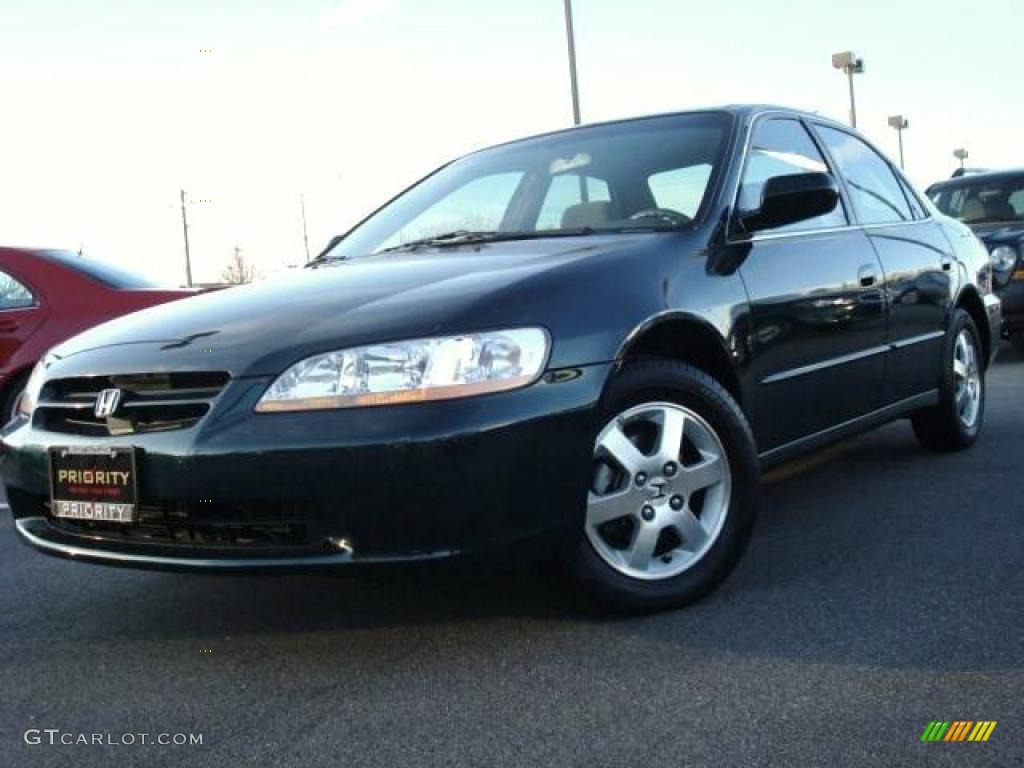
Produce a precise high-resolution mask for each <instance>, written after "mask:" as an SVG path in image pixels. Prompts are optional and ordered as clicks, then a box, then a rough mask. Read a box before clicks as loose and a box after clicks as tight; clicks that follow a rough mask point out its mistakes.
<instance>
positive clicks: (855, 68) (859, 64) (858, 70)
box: [832, 51, 864, 128]
mask: <svg viewBox="0 0 1024 768" xmlns="http://www.w3.org/2000/svg"><path fill="white" fill-rule="evenodd" d="M832 66H833V67H835V68H836V69H841V70H842V71H843V72H845V73H846V77H847V79H848V80H849V83H850V125H852V126H853V127H854V128H856V127H857V100H856V99H855V98H854V95H853V76H854V75H859V74H862V73H863V72H864V59H858V58H857V57H856V56H855V55H854V53H853V51H843V52H842V53H833V54H832Z"/></svg>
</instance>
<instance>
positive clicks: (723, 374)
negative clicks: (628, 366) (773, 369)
mask: <svg viewBox="0 0 1024 768" xmlns="http://www.w3.org/2000/svg"><path fill="white" fill-rule="evenodd" d="M651 357H657V358H662V359H666V360H675V361H677V362H680V363H688V364H690V365H692V366H694V367H696V368H700V369H701V370H702V371H704V372H705V373H707V374H708V375H709V376H711V377H713V378H714V379H715V380H716V381H718V382H719V383H720V384H721V385H722V386H723V387H725V388H726V390H728V392H729V394H730V395H732V397H733V399H735V400H736V402H737V403H739V404H740V405H741V406H742V405H743V397H742V394H743V393H742V390H741V388H740V380H739V376H738V374H737V371H736V367H735V365H734V364H733V360H732V356H731V355H730V354H729V348H728V345H727V344H726V341H725V339H724V338H723V337H722V334H721V333H719V332H718V330H717V329H716V328H715V327H714V326H713V325H711V324H710V323H709V322H707V321H706V320H704V319H703V318H700V317H697V316H696V315H692V314H689V313H687V312H673V313H671V314H664V315H658V316H657V317H654V318H651V319H650V320H648V321H647V322H645V323H643V324H642V325H640V326H638V327H637V328H635V329H633V331H632V332H631V333H630V334H629V336H628V337H627V338H626V340H625V341H624V342H623V343H622V345H621V346H620V347H619V351H618V353H617V354H616V356H615V359H616V360H617V361H619V362H624V361H627V360H635V359H639V358H651Z"/></svg>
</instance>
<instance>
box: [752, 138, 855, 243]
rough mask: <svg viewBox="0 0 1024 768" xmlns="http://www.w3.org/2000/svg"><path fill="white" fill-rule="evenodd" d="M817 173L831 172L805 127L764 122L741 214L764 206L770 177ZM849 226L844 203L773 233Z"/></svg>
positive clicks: (754, 147) (754, 141) (755, 143)
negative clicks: (763, 199) (766, 183)
mask: <svg viewBox="0 0 1024 768" xmlns="http://www.w3.org/2000/svg"><path fill="white" fill-rule="evenodd" d="M815 172H817V173H829V172H830V171H829V168H828V164H827V163H826V162H825V158H824V157H823V156H822V154H821V152H820V151H819V150H818V147H817V145H815V143H814V141H813V140H812V139H811V136H810V134H809V133H807V129H806V128H804V126H803V124H801V123H800V122H799V121H798V120H792V119H789V118H781V119H772V120H764V121H762V122H760V123H758V124H757V127H756V128H754V136H753V138H752V140H751V142H750V151H749V152H748V153H747V167H746V168H745V169H744V171H743V182H742V183H741V184H740V194H739V200H738V202H737V207H738V208H739V210H741V211H756V210H757V209H758V208H759V207H760V206H761V191H762V190H763V189H764V183H765V182H766V181H768V179H770V178H773V177H775V176H792V175H795V174H798V173H815ZM847 223H849V222H848V221H847V219H846V214H845V212H844V211H843V206H842V204H841V203H840V205H837V206H836V208H835V209H834V210H833V211H831V212H830V213H826V214H825V215H823V216H817V217H815V218H813V219H808V220H806V221H799V222H797V223H796V224H790V225H788V226H785V227H779V228H777V229H775V230H772V231H773V232H799V231H801V230H805V229H825V228H828V227H841V226H844V225H846V224H847Z"/></svg>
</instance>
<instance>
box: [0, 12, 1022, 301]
mask: <svg viewBox="0 0 1024 768" xmlns="http://www.w3.org/2000/svg"><path fill="white" fill-rule="evenodd" d="M575 19H576V33H577V50H578V56H579V70H580V90H581V97H582V108H583V117H584V120H585V121H596V120H605V119H609V118H615V117H622V116H630V115H637V114H644V113H650V112H663V111H671V110H676V109H685V108H691V107H697V106H710V105H715V104H723V103H729V102H741V101H759V102H772V103H780V104H786V105H791V106H796V107H801V108H804V109H809V110H817V111H820V112H821V113H822V114H826V115H829V116H831V117H835V118H839V119H844V120H845V119H846V117H847V106H848V100H847V90H846V82H845V79H844V77H843V76H842V75H841V74H840V73H838V72H836V71H835V70H833V69H832V68H831V64H830V56H831V54H832V53H833V52H835V51H840V50H846V49H853V50H854V51H856V52H857V53H858V54H859V55H860V56H862V57H863V58H864V59H865V62H866V66H867V72H866V74H864V75H862V76H858V78H857V81H856V87H857V101H858V116H859V123H860V128H861V130H863V131H864V132H865V133H866V134H867V135H868V137H869V138H871V139H872V140H873V141H875V142H876V143H878V144H879V145H880V146H881V147H882V148H883V149H885V150H887V151H888V152H889V153H890V155H892V156H896V135H895V132H894V131H893V130H892V129H890V128H888V127H887V125H886V117H887V116H888V115H891V114H897V113H902V114H904V115H906V116H907V117H908V118H909V120H910V130H909V131H908V132H907V133H906V158H907V170H908V173H909V174H910V176H911V178H912V179H913V180H914V181H915V182H916V183H917V184H918V185H920V186H926V185H927V184H928V183H930V182H932V181H935V180H936V179H938V178H942V177H946V176H948V175H949V173H950V172H951V171H952V170H953V168H954V167H955V165H956V161H955V160H954V159H953V157H952V150H953V149H954V148H955V147H958V146H965V147H967V148H968V149H969V151H970V155H971V156H970V160H969V164H971V165H979V166H987V167H1000V166H1007V165H1024V158H1022V154H1024V151H1022V150H1024V142H1022V141H1021V138H1020V137H1021V130H1022V128H1021V127H1022V126H1024V101H1022V100H1021V99H1020V95H1021V92H1022V91H1021V86H1020V84H1019V82H1018V79H1017V76H1018V74H1019V66H1017V64H1016V63H1014V62H1015V59H1014V60H1013V61H1011V57H1016V56H1017V52H1018V51H1019V50H1020V48H1021V30H1022V24H1021V22H1022V21H1024V10H1022V8H1021V6H1020V3H1019V0H988V2H985V3H979V4H978V6H971V7H968V6H964V5H963V4H955V5H954V4H952V3H938V2H934V1H932V2H928V1H926V0H895V1H894V0H861V1H860V2H858V3H840V2H827V1H823V0H816V1H815V2H811V1H810V0H749V1H748V0H714V1H713V2H696V1H695V0H628V1H627V0H576V1H575ZM0 99H2V102H0V104H2V111H0V243H4V244H19V245H45V246H58V247H69V248H74V249H78V248H79V247H82V248H84V251H85V253H86V254H87V255H89V256H91V257H94V258H103V259H108V260H110V261H113V262H116V263H119V264H122V265H125V266H130V267H134V268H136V269H139V270H143V271H146V272H148V273H149V274H151V275H153V276H155V277H158V278H160V279H162V280H165V281H167V282H169V283H180V282H182V281H183V280H184V258H183V255H182V233H181V216H180V210H179V206H178V190H179V189H181V188H182V187H184V188H185V189H187V190H188V196H189V215H190V219H191V224H192V230H191V235H192V237H191V241H192V253H193V261H194V267H193V270H194V276H195V279H196V280H199V281H211V280H215V279H216V278H217V276H218V275H219V273H220V271H221V269H222V268H223V266H224V264H225V263H226V261H227V259H228V258H229V257H230V255H231V251H232V249H233V247H235V246H239V247H241V248H242V249H243V252H244V253H245V255H246V256H248V257H249V258H250V259H251V260H252V261H253V262H255V263H256V264H257V266H258V267H259V269H260V270H261V271H262V272H263V273H264V274H273V273H274V272H275V271H277V270H280V269H281V268H283V267H284V266H285V265H288V264H297V263H300V262H301V261H302V260H303V258H304V249H303V243H302V227H301V222H300V213H299V211H300V208H299V196H300V194H304V195H305V199H306V207H307V218H308V228H309V237H310V248H311V250H312V251H313V252H314V253H315V252H316V251H318V250H319V249H320V247H321V246H322V245H323V244H324V242H325V241H326V240H327V239H328V238H329V237H330V236H331V235H332V234H334V233H335V232H338V231H341V230H344V229H345V228H347V226H348V225H350V224H351V223H353V222H354V221H355V220H357V219H358V218H360V217H361V216H362V215H364V214H365V213H367V212H368V211H370V210H372V209H373V208H375V207H376V206H377V205H379V204H380V203H381V202H383V201H384V200H385V199H386V198H387V197H390V196H391V194H392V193H394V192H396V191H398V189H400V188H402V187H404V186H405V185H407V184H408V183H409V182H411V181H413V180H414V179H416V178H418V177H419V176H421V175H423V173H425V172H427V171H429V170H430V169H431V168H433V167H435V166H436V165H438V164H440V163H441V162H443V161H445V160H447V159H449V158H450V157H451V156H453V155H457V154H461V153H464V152H466V151H469V150H472V149H476V148H479V147H482V146H486V145H488V144H492V143H495V142H498V141H502V140H505V139H510V138H515V137H517V136H521V135H525V134H530V133H537V132H541V131H546V130H552V129H557V128H561V127H564V126H567V125H568V124H569V123H570V122H571V106H570V102H569V98H568V74H567V68H566V53H565V39H564V26H563V17H562V2H561V0H510V1H509V2H501V1H500V0H486V1H485V0H415V1H413V0H289V1H288V2H283V1H280V0H278V1H275V2H258V1H257V0H244V1H242V0H238V1H236V2H227V1H223V0H176V2H173V3H169V2H166V0H161V2H142V1H141V0H138V1H136V2H117V0H73V2H69V0H3V2H2V4H0Z"/></svg>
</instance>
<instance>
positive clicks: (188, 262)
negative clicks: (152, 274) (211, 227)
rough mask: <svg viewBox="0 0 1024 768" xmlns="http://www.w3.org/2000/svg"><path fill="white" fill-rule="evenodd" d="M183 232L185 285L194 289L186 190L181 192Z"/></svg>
mask: <svg viewBox="0 0 1024 768" xmlns="http://www.w3.org/2000/svg"><path fill="white" fill-rule="evenodd" d="M181 230H182V232H183V234H184V235H185V284H186V285H187V286H188V287H189V288H191V287H192V257H191V256H190V254H189V252H188V214H187V213H186V212H185V190H184V189H183V190H181Z"/></svg>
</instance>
